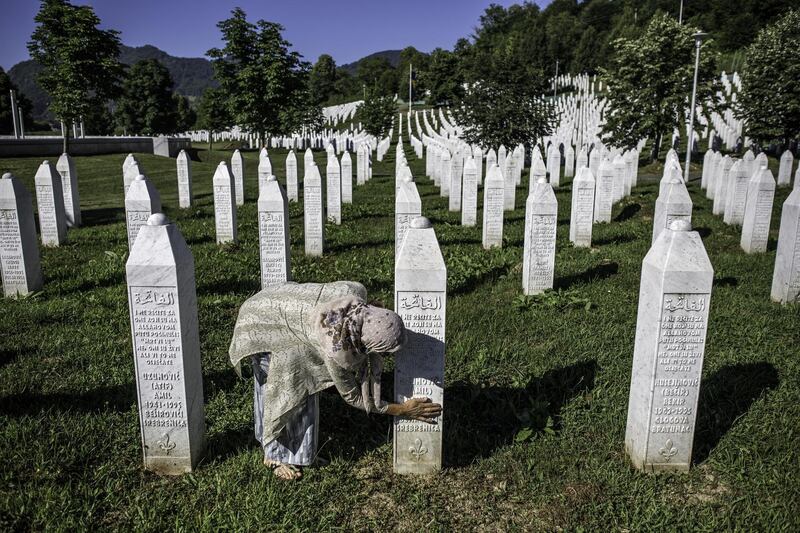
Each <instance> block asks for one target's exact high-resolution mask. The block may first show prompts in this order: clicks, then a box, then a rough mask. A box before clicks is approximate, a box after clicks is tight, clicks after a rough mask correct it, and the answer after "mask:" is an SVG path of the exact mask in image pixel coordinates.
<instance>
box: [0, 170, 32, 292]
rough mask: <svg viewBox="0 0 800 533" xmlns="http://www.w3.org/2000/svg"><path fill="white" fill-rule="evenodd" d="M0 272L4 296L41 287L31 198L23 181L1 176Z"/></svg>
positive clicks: (6, 175)
mask: <svg viewBox="0 0 800 533" xmlns="http://www.w3.org/2000/svg"><path fill="white" fill-rule="evenodd" d="M0 274H2V280H3V293H4V294H5V295H6V296H18V295H19V296H24V295H26V294H28V293H31V292H33V291H37V290H39V289H41V288H42V267H41V262H40V259H39V247H38V245H37V244H36V222H35V221H34V218H33V199H32V198H31V195H30V193H29V192H28V190H27V189H26V188H25V186H24V185H23V184H22V181H20V180H19V179H17V178H15V177H14V176H13V175H11V174H9V173H6V174H3V177H2V178H0Z"/></svg>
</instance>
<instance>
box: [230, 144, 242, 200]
mask: <svg viewBox="0 0 800 533" xmlns="http://www.w3.org/2000/svg"><path fill="white" fill-rule="evenodd" d="M230 169H231V173H232V174H233V187H234V192H235V195H236V205H244V157H242V154H241V152H239V150H235V151H234V152H233V155H232V156H231V166H230Z"/></svg>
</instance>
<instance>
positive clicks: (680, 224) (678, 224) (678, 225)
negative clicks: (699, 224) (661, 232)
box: [669, 220, 692, 231]
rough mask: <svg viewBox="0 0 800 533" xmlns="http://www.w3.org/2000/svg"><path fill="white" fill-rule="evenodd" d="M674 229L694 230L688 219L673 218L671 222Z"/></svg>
mask: <svg viewBox="0 0 800 533" xmlns="http://www.w3.org/2000/svg"><path fill="white" fill-rule="evenodd" d="M669 229H671V230H672V231H692V223H691V222H689V221H688V220H673V221H672V222H670V224H669Z"/></svg>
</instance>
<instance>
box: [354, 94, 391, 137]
mask: <svg viewBox="0 0 800 533" xmlns="http://www.w3.org/2000/svg"><path fill="white" fill-rule="evenodd" d="M396 109H397V106H396V105H395V102H394V97H392V96H385V95H381V94H375V93H374V92H370V93H367V98H366V99H365V100H364V101H363V102H362V103H361V105H359V106H358V109H357V110H356V113H357V117H358V119H359V120H360V121H361V126H362V127H363V128H364V131H366V132H367V133H369V134H370V135H374V136H375V137H377V138H378V139H380V138H382V137H385V136H386V134H387V133H389V130H390V129H391V128H392V123H393V121H394V114H395V111H396Z"/></svg>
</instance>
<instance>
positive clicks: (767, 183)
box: [740, 167, 775, 254]
mask: <svg viewBox="0 0 800 533" xmlns="http://www.w3.org/2000/svg"><path fill="white" fill-rule="evenodd" d="M774 199H775V179H774V178H773V177H772V171H770V170H769V169H768V168H766V167H762V168H761V169H759V170H758V171H757V172H756V173H755V174H754V175H753V177H752V178H751V179H750V182H749V183H748V184H747V200H746V201H745V207H744V218H743V220H742V239H741V241H740V244H741V246H742V250H744V251H745V252H747V253H748V254H753V253H759V252H766V251H767V241H768V240H769V224H770V221H771V219H772V201H773V200H774Z"/></svg>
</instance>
